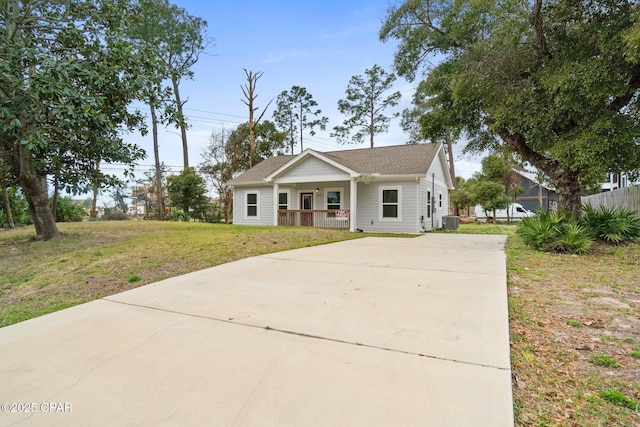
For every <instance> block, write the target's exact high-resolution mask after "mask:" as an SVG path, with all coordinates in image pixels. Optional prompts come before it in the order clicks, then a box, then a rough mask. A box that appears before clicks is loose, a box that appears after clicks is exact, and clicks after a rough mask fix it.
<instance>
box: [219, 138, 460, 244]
mask: <svg viewBox="0 0 640 427" xmlns="http://www.w3.org/2000/svg"><path fill="white" fill-rule="evenodd" d="M229 184H230V185H231V186H232V187H233V193H234V203H233V221H234V223H235V224H241V225H273V226H278V225H280V226H283V225H297V226H314V227H327V228H344V229H349V230H351V231H355V230H362V231H373V232H398V233H417V232H421V231H427V230H432V229H436V228H441V227H442V216H443V215H446V214H447V210H448V206H449V190H450V189H452V188H453V183H452V182H451V177H450V174H449V170H448V163H447V161H446V158H445V154H444V149H443V147H442V144H414V145H399V146H393V147H378V148H365V149H357V150H344V151H333V152H324V153H321V152H317V151H314V150H310V149H308V150H305V151H304V152H302V153H301V154H299V155H297V156H277V157H271V158H268V159H266V160H264V161H262V162H261V163H259V164H258V165H256V166H254V167H253V168H251V169H249V170H248V171H246V172H245V173H243V174H241V175H240V176H238V177H237V178H235V179H233V180H232V181H231V182H230V183H229Z"/></svg>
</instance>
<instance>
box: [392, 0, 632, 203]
mask: <svg viewBox="0 0 640 427" xmlns="http://www.w3.org/2000/svg"><path fill="white" fill-rule="evenodd" d="M639 7H640V6H639V5H638V2H636V1H630V0H581V1H576V0H549V1H543V0H535V1H528V0H477V1H473V2H468V1H459V0H408V1H405V2H404V3H402V4H401V5H399V6H396V7H392V8H391V9H390V10H389V12H388V15H387V17H386V20H385V22H384V24H383V27H382V29H381V32H380V37H381V39H382V40H390V39H397V40H398V41H399V45H398V48H397V51H396V56H395V67H396V70H397V72H398V73H399V74H400V75H403V76H405V77H407V78H408V79H416V78H417V77H419V76H420V77H421V76H422V75H423V74H421V72H425V75H426V77H425V78H424V79H423V80H422V81H421V82H420V84H419V87H418V90H419V91H421V92H422V95H421V96H422V98H423V99H424V100H425V105H424V107H425V114H424V116H423V117H422V118H421V120H422V123H423V129H424V130H425V131H428V132H430V133H434V134H436V133H438V132H441V131H442V128H446V127H451V128H454V129H457V128H462V129H464V131H465V132H466V134H467V136H468V137H469V141H470V142H469V145H468V147H467V148H469V149H476V150H482V149H485V148H489V146H491V145H496V144H497V145H508V146H510V147H511V148H512V149H513V150H515V151H516V152H517V153H518V154H519V155H520V156H521V157H522V159H524V160H526V161H527V162H529V163H531V164H532V165H534V166H535V167H537V168H538V169H540V170H542V171H544V172H545V173H546V174H547V175H548V176H549V177H550V178H551V179H552V181H553V183H554V185H555V187H556V190H557V196H558V204H559V206H560V207H561V208H562V209H564V210H566V211H570V212H574V213H576V214H579V213H580V206H581V204H580V189H581V185H588V184H591V183H594V182H597V181H598V180H601V179H602V178H603V177H604V175H605V173H606V172H619V171H634V170H638V169H639V168H640V145H639V141H640V114H639V109H638V107H639V106H640V105H639V95H640V91H639V89H640V64H638V59H639V58H638V55H637V52H633V46H636V45H637V40H638V24H637V19H638V16H639V15H638V9H639ZM430 64H437V65H430Z"/></svg>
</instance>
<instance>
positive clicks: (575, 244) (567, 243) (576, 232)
mask: <svg viewBox="0 0 640 427" xmlns="http://www.w3.org/2000/svg"><path fill="white" fill-rule="evenodd" d="M558 242H559V243H560V244H561V245H562V246H563V247H564V249H565V251H566V252H570V253H572V254H580V255H583V254H586V253H587V252H589V249H591V245H593V238H592V237H591V234H590V233H589V231H588V230H587V228H585V227H582V226H581V225H579V224H565V225H564V226H563V227H562V228H561V231H560V236H559V238H558Z"/></svg>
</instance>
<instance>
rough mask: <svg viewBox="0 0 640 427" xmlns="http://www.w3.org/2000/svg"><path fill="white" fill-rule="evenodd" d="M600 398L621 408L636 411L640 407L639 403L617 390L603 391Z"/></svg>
mask: <svg viewBox="0 0 640 427" xmlns="http://www.w3.org/2000/svg"><path fill="white" fill-rule="evenodd" d="M600 397H601V398H603V399H604V400H606V401H607V402H611V403H613V404H614V405H617V406H621V407H623V408H628V409H631V410H634V411H637V410H638V406H639V404H638V402H637V401H635V400H633V399H630V398H629V397H627V396H625V394H624V393H622V392H621V391H619V390H616V389H608V390H603V391H602V392H600Z"/></svg>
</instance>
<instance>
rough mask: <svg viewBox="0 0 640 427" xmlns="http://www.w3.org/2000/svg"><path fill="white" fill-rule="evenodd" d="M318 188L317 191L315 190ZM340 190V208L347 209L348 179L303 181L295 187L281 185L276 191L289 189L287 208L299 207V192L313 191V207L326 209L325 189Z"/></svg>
mask: <svg viewBox="0 0 640 427" xmlns="http://www.w3.org/2000/svg"><path fill="white" fill-rule="evenodd" d="M316 188H317V189H319V190H320V191H319V192H318V193H316V192H315V190H316ZM338 189H339V190H340V192H341V196H340V204H341V206H340V208H341V209H345V210H348V209H349V207H350V203H351V202H350V200H351V188H350V186H349V181H338V182H305V183H303V184H298V185H296V186H295V187H293V186H287V185H281V186H280V188H279V190H278V192H280V193H281V192H284V191H289V209H294V210H295V209H300V194H301V193H314V195H315V196H314V199H313V209H316V210H323V209H327V190H338Z"/></svg>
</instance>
